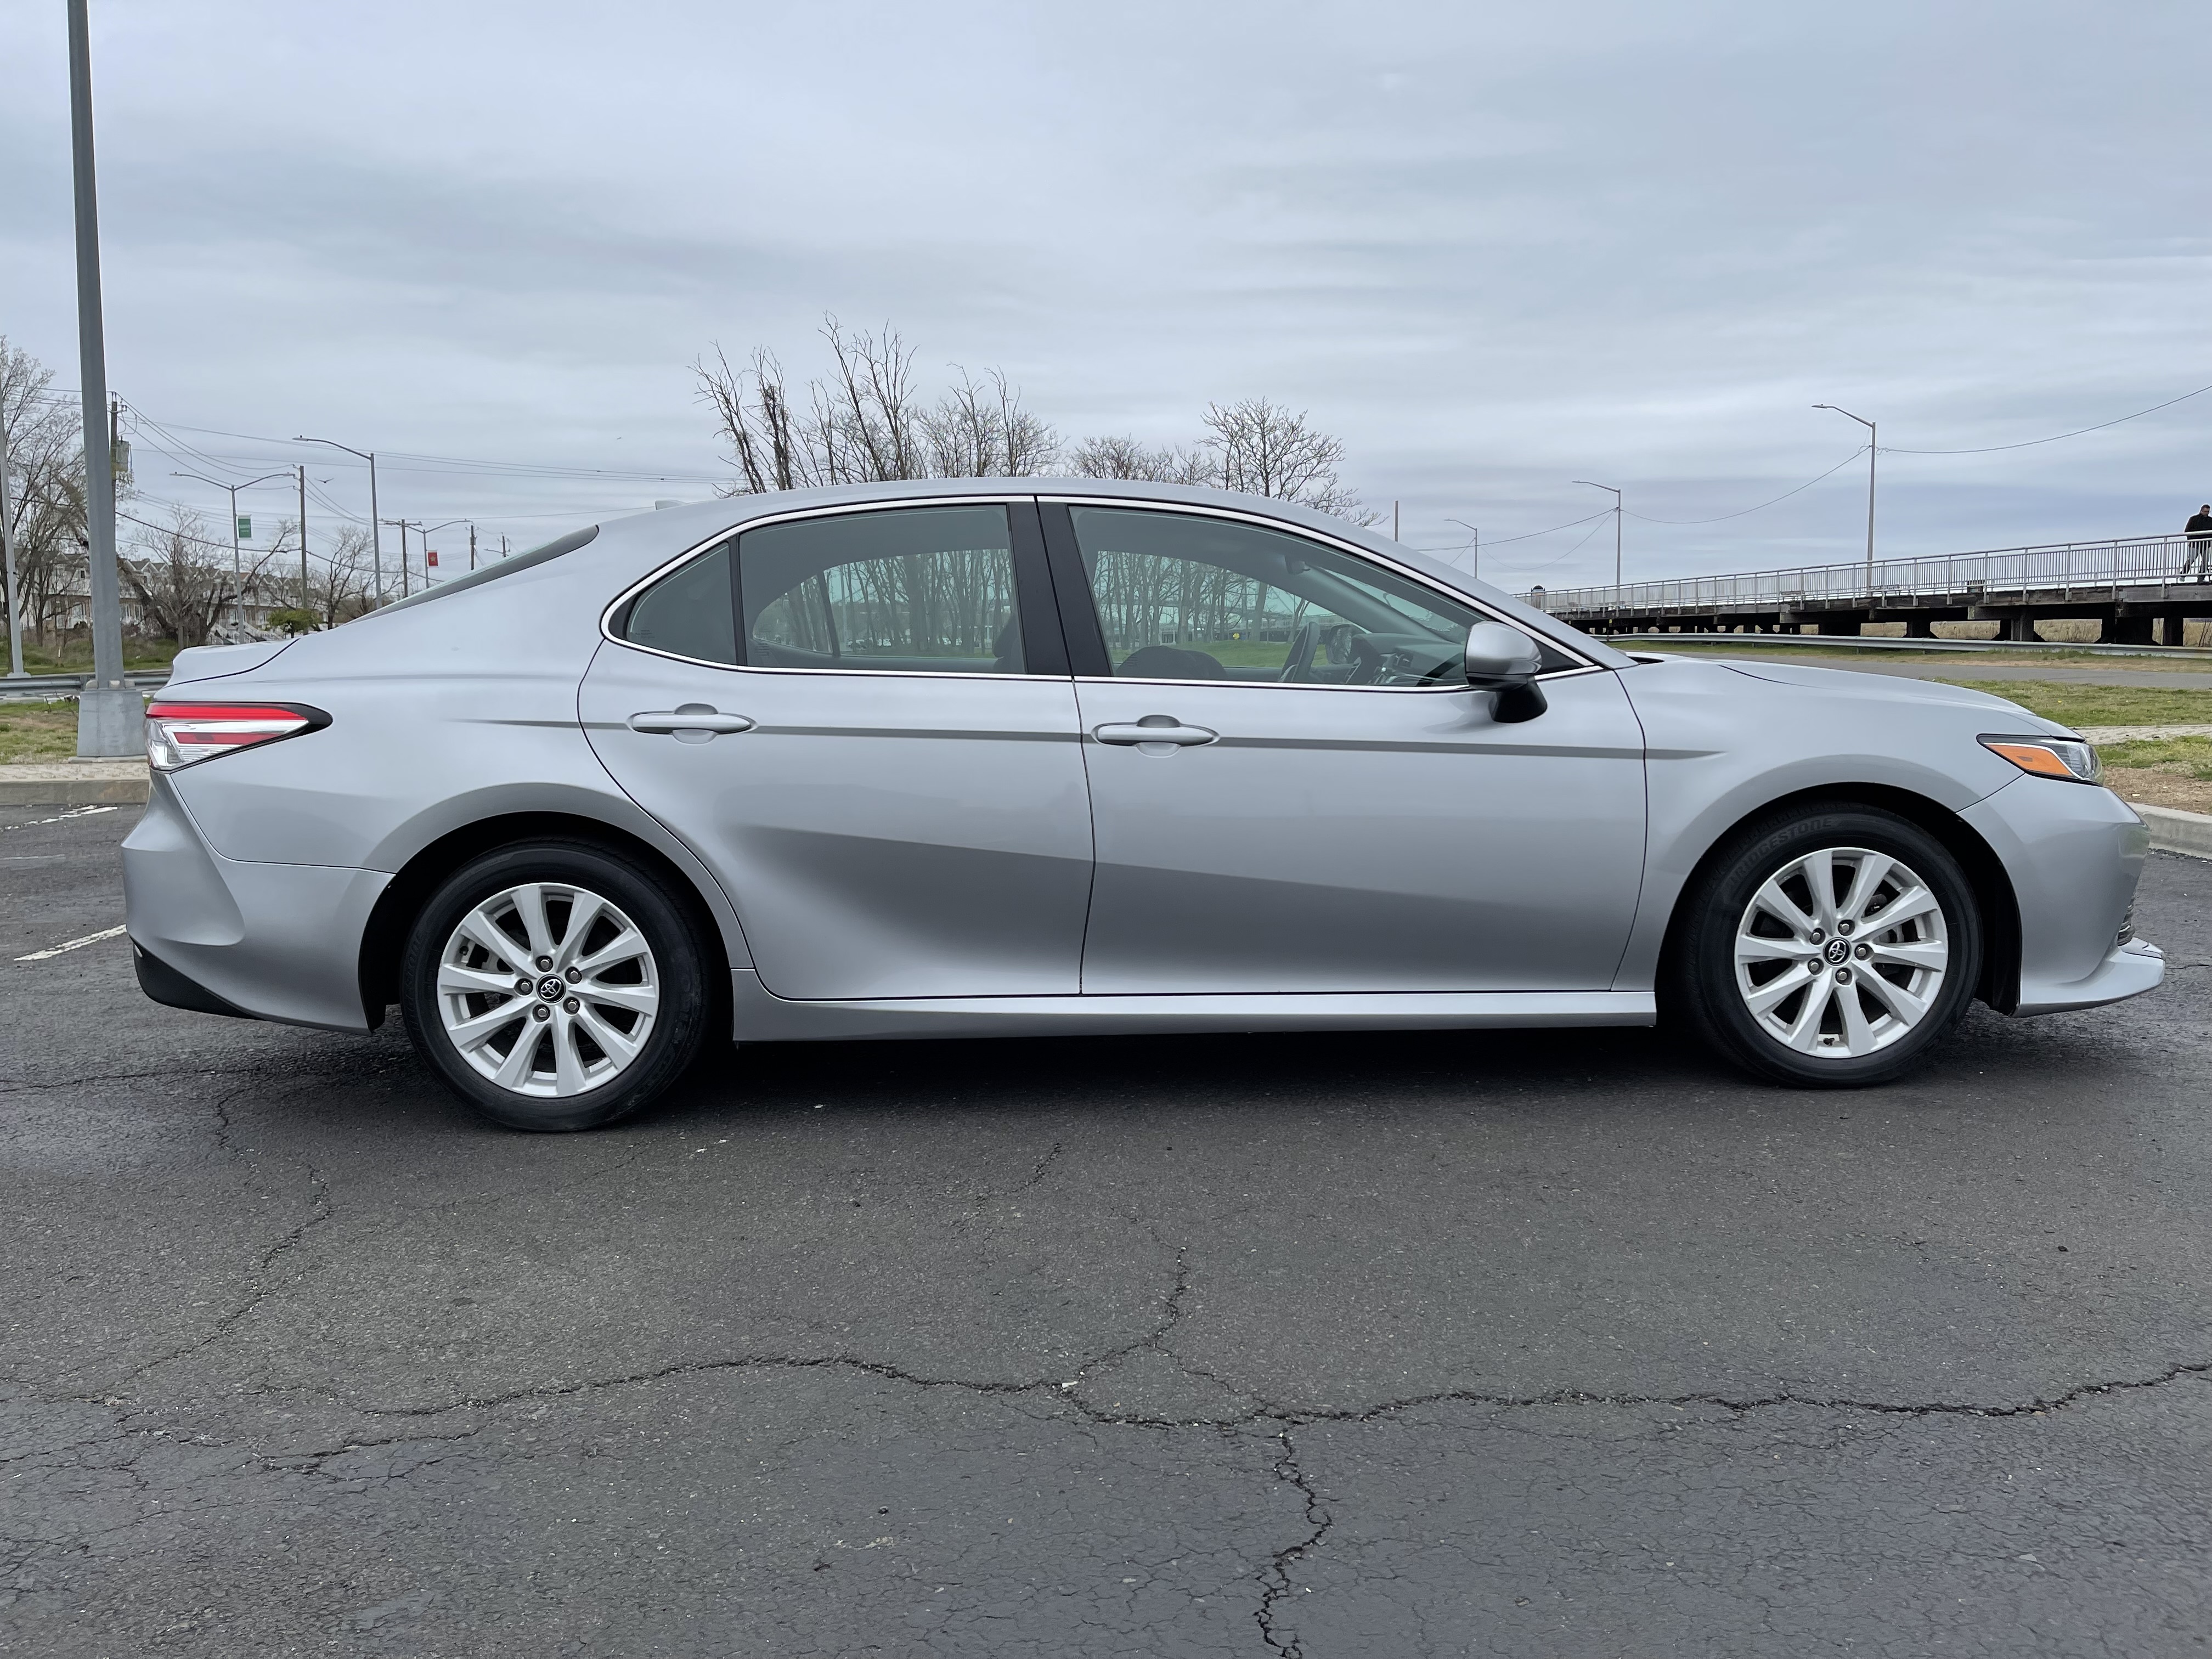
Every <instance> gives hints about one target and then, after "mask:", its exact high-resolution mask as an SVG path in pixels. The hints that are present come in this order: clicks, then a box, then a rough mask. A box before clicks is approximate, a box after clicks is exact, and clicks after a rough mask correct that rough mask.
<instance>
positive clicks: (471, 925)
mask: <svg viewBox="0 0 2212 1659" xmlns="http://www.w3.org/2000/svg"><path fill="white" fill-rule="evenodd" d="M453 931H454V932H455V933H459V934H460V935H462V936H463V937H465V938H466V939H470V940H471V941H472V942H473V943H475V944H476V945H478V946H479V947H481V948H482V949H483V951H486V952H488V953H489V955H491V956H493V957H496V958H497V959H498V960H499V961H501V962H503V963H506V964H507V966H508V967H509V968H511V969H519V964H520V962H521V953H522V947H521V946H520V945H517V944H516V943H515V942H514V941H513V939H509V938H508V937H507V930H506V929H505V928H503V927H501V926H500V925H499V924H498V923H497V922H495V921H493V920H492V919H491V918H490V916H489V915H486V914H485V913H484V909H483V907H482V906H478V907H477V908H476V909H473V910H471V911H470V912H469V913H468V915H465V916H463V917H462V918H461V923H460V926H459V927H456V928H455V929H454V930H453ZM446 953H447V955H448V956H451V955H452V954H453V951H452V947H451V946H448V947H447V952H446Z"/></svg>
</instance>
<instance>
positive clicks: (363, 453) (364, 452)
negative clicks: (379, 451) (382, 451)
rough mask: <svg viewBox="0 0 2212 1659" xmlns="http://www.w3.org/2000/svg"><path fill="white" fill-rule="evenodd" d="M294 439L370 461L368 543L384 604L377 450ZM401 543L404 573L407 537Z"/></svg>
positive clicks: (326, 440)
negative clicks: (377, 508) (377, 498)
mask: <svg viewBox="0 0 2212 1659" xmlns="http://www.w3.org/2000/svg"><path fill="white" fill-rule="evenodd" d="M293 442H294V443H301V444H328V445H329V446H330V447H331V448H332V449H343V451H345V453H347V454H349V455H358V456H360V457H361V459H363V460H364V461H367V462H368V545H369V553H370V556H371V557H372V558H373V559H374V561H375V563H376V602H377V603H378V604H379V605H382V604H383V603H384V531H383V528H382V526H383V524H384V520H382V519H380V518H379V517H377V515H376V452H375V451H374V450H373V449H356V448H355V447H353V446H352V445H351V444H342V443H340V442H338V441H337V440H336V439H334V438H306V437H301V438H295V439H294V440H293ZM401 543H402V545H401V547H400V550H399V554H400V557H399V563H400V568H401V572H402V574H404V573H405V568H406V564H407V549H406V546H405V538H404V537H403V538H401Z"/></svg>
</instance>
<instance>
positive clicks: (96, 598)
mask: <svg viewBox="0 0 2212 1659" xmlns="http://www.w3.org/2000/svg"><path fill="white" fill-rule="evenodd" d="M69 54H70V164H71V165H70V171H71V173H72V174H73V175H74V177H75V180H76V334H77V356H78V362H79V365H80V367H79V369H78V384H79V387H80V395H81V396H82V398H83V401H84V539H85V556H86V562H87V563H88V567H89V568H88V571H87V573H86V574H87V576H88V582H87V586H89V588H90V589H91V593H90V599H91V602H92V678H91V680H90V681H89V682H88V683H87V684H86V685H85V687H84V689H83V690H82V691H80V692H79V693H78V694H77V703H76V752H77V753H78V754H80V755H82V756H86V757H94V756H121V755H135V754H137V752H138V751H139V750H140V749H141V748H143V746H144V744H145V741H146V737H145V731H146V705H145V704H144V703H143V702H141V701H140V700H139V697H138V694H137V692H135V691H133V690H131V688H130V687H129V686H128V685H127V684H125V683H124V679H123V594H122V588H121V584H120V582H119V581H118V578H117V574H116V568H115V459H114V452H113V451H112V449H111V448H110V447H109V443H108V432H107V339H106V330H105V329H104V328H103V327H102V325H101V321H100V190H99V186H98V185H97V184H96V182H95V181H94V175H93V162H92V26H91V23H90V21H88V19H87V17H86V15H85V0H69Z"/></svg>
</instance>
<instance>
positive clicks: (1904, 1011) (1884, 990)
mask: <svg viewBox="0 0 2212 1659" xmlns="http://www.w3.org/2000/svg"><path fill="white" fill-rule="evenodd" d="M1859 983H1860V984H1862V985H1863V986H1865V987H1867V989H1868V990H1869V991H1871V992H1873V993H1874V994H1875V996H1876V997H1878V998H1880V999H1881V1001H1882V1002H1883V1003H1885V1004H1886V1005H1887V1006H1888V1008H1889V1012H1891V1013H1893V1014H1894V1015H1896V1016H1897V1023H1898V1024H1900V1025H1917V1024H1920V1020H1921V1017H1922V1016H1923V1015H1924V1014H1925V1013H1926V1012H1928V1003H1927V1001H1926V1000H1925V999H1923V998H1920V997H1917V996H1915V995H1913V994H1912V993H1911V992H1910V991H1908V990H1906V989H1905V988H1904V987H1902V986H1899V985H1893V984H1892V983H1891V982H1890V981H1888V980H1886V979H1884V978H1883V977H1882V976H1881V975H1880V974H1862V975H1860V976H1859Z"/></svg>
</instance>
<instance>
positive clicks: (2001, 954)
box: [1659, 783, 2021, 1014]
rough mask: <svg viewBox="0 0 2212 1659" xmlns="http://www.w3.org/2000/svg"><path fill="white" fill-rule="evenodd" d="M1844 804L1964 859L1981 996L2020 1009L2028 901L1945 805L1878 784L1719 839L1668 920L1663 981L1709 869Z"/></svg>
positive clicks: (1762, 808)
mask: <svg viewBox="0 0 2212 1659" xmlns="http://www.w3.org/2000/svg"><path fill="white" fill-rule="evenodd" d="M1838 806H1840V807H1868V806H1870V807H1875V808H1878V809H1880V810H1881V811H1887V812H1893V813H1895V814H1896V815H1897V816H1898V817H1901V818H1904V819H1905V820H1907V821H1908V822H1910V823H1912V824H1913V825H1915V826H1916V827H1917V828H1919V829H1923V830H1925V831H1927V833H1928V834H1929V835H1930V836H1934V837H1935V838H1936V841H1937V842H1941V843H1942V847H1943V849H1944V850H1945V851H1946V852H1948V853H1949V854H1951V856H1952V857H1953V858H1954V859H1956V860H1958V861H1959V867H1960V869H1961V870H1962V871H1964V872H1966V880H1967V882H1968V884H1970V885H1971V886H1972V889H1973V892H1974V903H1975V906H1976V908H1978V911H1979V912H1980V915H1981V923H1982V973H1981V981H1980V983H1979V984H1978V985H1977V986H1976V987H1974V994H1975V995H1976V996H1978V997H1979V998H1980V999H1981V1000H1983V1001H1984V1002H1985V1003H1987V1004H1989V1006H1990V1007H1992V1008H1994V1009H1996V1011H1997V1012H1999V1013H2001V1014H2008V1013H2010V1012H2012V1011H2013V1010H2014V1009H2015V1007H2017V1006H2019V1003H2020V969H2021V931H2020V899H2019V896H2018V895H2017V894H2016V893H2015V890H2014V888H2013V883H2012V876H2011V874H2010V873H2009V872H2008V871H2007V870H2006V869H2005V866H2004V861H2003V860H2002V859H2000V858H1999V857H1998V856H1997V854H1996V849H1995V848H1992V847H1991V846H1990V844H1989V842H1987V841H1985V840H1984V839H1983V837H1982V836H1981V834H1980V832H1979V831H1978V830H1977V829H1975V828H1974V827H1973V826H1972V824H1970V823H1967V822H1966V820H1965V819H1964V818H1962V817H1960V816H1959V815H1958V814H1957V813H1956V812H1954V811H1952V810H1951V809H1950V808H1949V807H1948V806H1946V805H1943V804H1942V802H1941V801H1937V800H1931V799H1929V797H1927V796H1926V795H1923V794H1918V793H1915V792H1914V791H1912V790H1910V789H1900V788H1898V787H1893V786H1892V785H1887V784H1878V783H1853V784H1824V785H1818V786H1815V787H1810V788H1806V789H1800V790H1796V791H1794V792H1793V793H1789V794H1785V795H1778V796H1776V797H1775V798H1774V799H1771V800H1768V801H1765V802H1762V803H1761V804H1760V805H1758V806H1755V807H1753V808H1752V809H1751V810H1750V811H1747V812H1745V813H1744V814H1742V815H1741V817H1738V818H1737V819H1736V820H1735V822H1734V823H1730V824H1729V825H1728V826H1727V827H1726V828H1724V829H1722V830H1721V832H1720V833H1719V834H1718V835H1717V836H1714V837H1713V839H1712V841H1711V843H1710V844H1708V845H1707V847H1706V848H1705V852H1704V853H1703V854H1700V855H1699V859H1698V861H1697V863H1696V864H1695V865H1694V866H1692V868H1691V871H1690V873H1689V876H1688V878H1686V880H1684V882H1683V883H1682V884H1681V886H1680V888H1678V889H1677V890H1676V891H1675V894H1674V908H1673V909H1672V911H1671V912H1670V913H1669V914H1668V918H1667V931H1666V934H1665V936H1664V939H1663V942H1662V944H1661V945H1660V954H1659V960H1660V963H1661V965H1662V966H1661V976H1660V977H1661V983H1662V985H1664V984H1665V983H1666V981H1667V977H1668V967H1669V965H1670V964H1672V963H1674V960H1675V957H1676V949H1677V945H1678V943H1679V939H1678V935H1679V933H1680V928H1681V927H1682V926H1683V923H1684V920H1685V915H1684V913H1685V911H1686V908H1687V906H1686V904H1685V903H1684V900H1685V899H1686V898H1687V897H1688V896H1689V895H1690V894H1692V893H1693V892H1695V891H1696V890H1697V889H1698V886H1699V883H1700V882H1701V881H1703V880H1704V878H1705V874H1706V872H1708V871H1709V870H1711V867H1712V866H1713V865H1714V864H1716V863H1717V861H1718V860H1720V859H1721V858H1722V857H1723V855H1725V854H1727V852H1728V851H1729V848H1731V847H1732V846H1733V845H1734V844H1735V841H1736V840H1737V838H1738V837H1739V836H1741V835H1742V834H1743V832H1744V831H1745V829H1747V828H1748V827H1749V826H1750V825H1752V824H1753V823H1759V821H1760V820H1762V819H1765V818H1770V817H1774V816H1776V815H1777V814H1778V813H1781V812H1784V811H1790V810H1791V809H1792V808H1797V809H1811V808H1819V807H1838Z"/></svg>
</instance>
